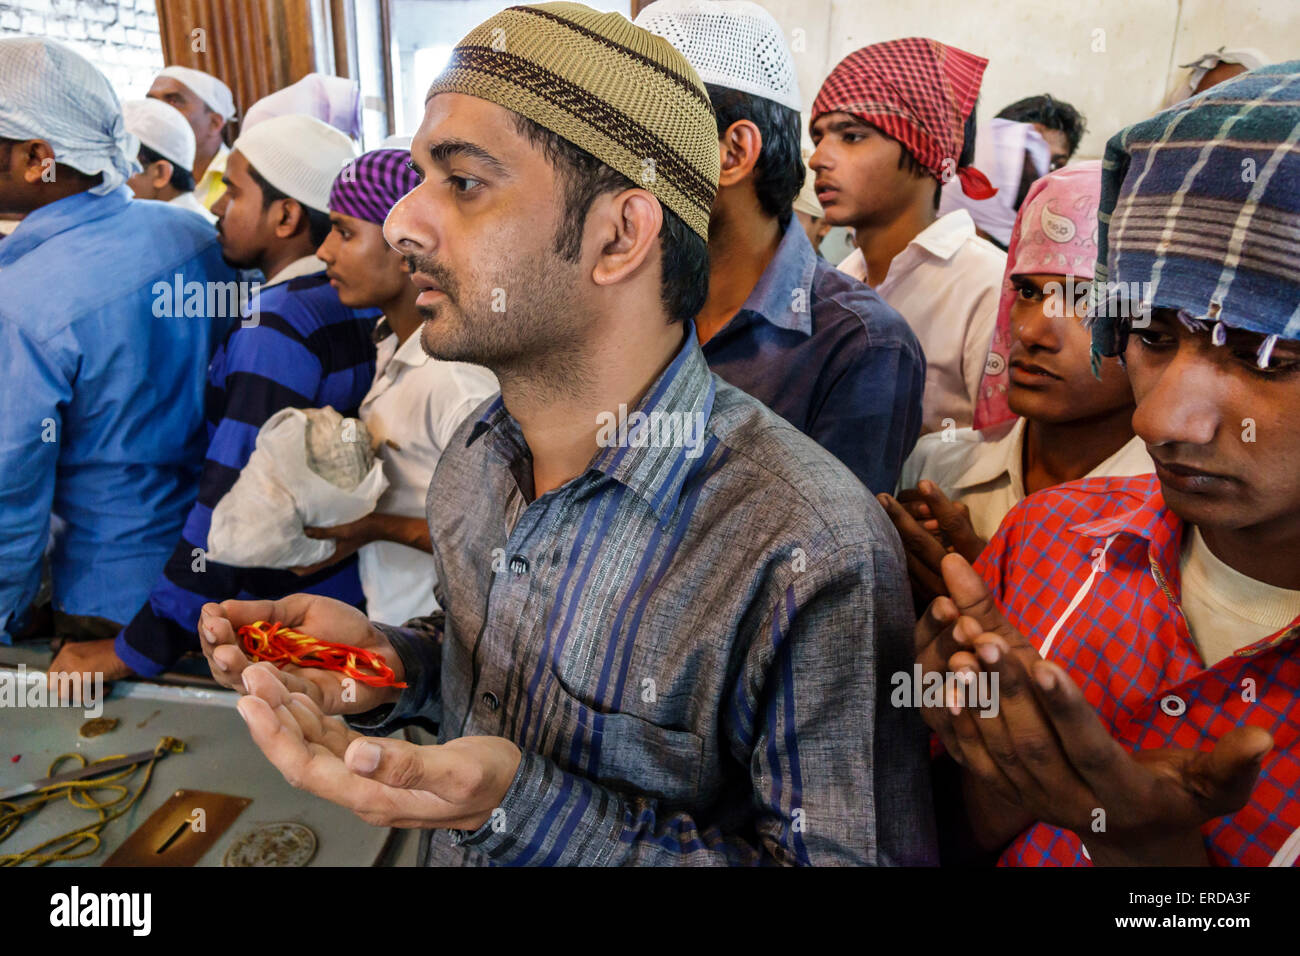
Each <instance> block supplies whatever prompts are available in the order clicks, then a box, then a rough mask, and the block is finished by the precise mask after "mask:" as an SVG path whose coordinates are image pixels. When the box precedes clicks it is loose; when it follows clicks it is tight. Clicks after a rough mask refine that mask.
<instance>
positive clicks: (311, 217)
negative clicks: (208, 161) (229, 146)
mask: <svg viewBox="0 0 1300 956" xmlns="http://www.w3.org/2000/svg"><path fill="white" fill-rule="evenodd" d="M248 175H249V176H250V177H252V180H253V182H255V183H257V188H258V189H260V190H262V208H263V209H268V208H270V206H271V203H273V202H275V201H276V200H279V199H293V197H292V196H290V195H289V194H288V193H282V192H280V190H278V189H276V188H275V187H274V186H272V185H271V184H270V183H268V182H267V181H266V180H265V179H263V178H262V174H261V173H259V172H258V171H257V170H256V169H254V168H253V167H252V166H251V165H250V166H249V167H248ZM293 201H294V202H296V203H297V204H298V205H299V206H301V207H302V211H303V212H304V213H306V215H307V235H309V236H310V237H311V242H312V246H313V248H314V247H316V246H319V245H320V244H321V243H322V242H324V241H325V237H326V236H328V235H329V234H330V230H331V229H333V228H334V226H333V224H332V223H331V222H330V216H329V213H327V212H321V211H320V210H319V209H313V208H312V207H311V206H308V205H307V204H306V203H305V202H303V201H302V200H300V199H293Z"/></svg>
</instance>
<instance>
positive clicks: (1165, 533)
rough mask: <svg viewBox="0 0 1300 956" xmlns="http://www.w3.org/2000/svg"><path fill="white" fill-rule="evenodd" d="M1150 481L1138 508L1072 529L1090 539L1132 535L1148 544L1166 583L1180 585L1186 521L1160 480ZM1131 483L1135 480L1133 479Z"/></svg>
mask: <svg viewBox="0 0 1300 956" xmlns="http://www.w3.org/2000/svg"><path fill="white" fill-rule="evenodd" d="M1142 477H1144V478H1146V479H1147V481H1148V484H1147V489H1146V498H1145V499H1143V501H1142V503H1141V504H1139V505H1138V506H1137V507H1136V508H1131V509H1129V510H1127V511H1121V512H1119V513H1118V514H1114V515H1110V516H1109V517H1106V518H1094V519H1093V520H1091V521H1084V522H1081V523H1079V524H1076V525H1073V526H1071V527H1070V529H1069V530H1071V531H1074V532H1077V533H1078V534H1081V535H1084V536H1086V537H1090V538H1109V537H1110V536H1111V535H1117V534H1122V535H1131V536H1133V537H1137V538H1141V539H1143V540H1144V541H1146V542H1147V553H1148V554H1149V555H1150V556H1151V560H1152V562H1153V563H1154V564H1155V565H1156V566H1157V567H1158V568H1159V569H1160V573H1161V574H1162V575H1163V576H1164V579H1165V581H1166V582H1174V584H1176V583H1177V582H1178V559H1179V557H1180V550H1179V549H1180V548H1181V547H1182V541H1183V521H1182V519H1181V518H1179V517H1178V515H1176V514H1174V512H1173V511H1172V510H1171V509H1170V508H1169V506H1168V505H1166V504H1165V498H1164V494H1163V493H1162V492H1161V490H1160V479H1159V478H1157V477H1156V476H1155V475H1154V474H1151V475H1144V476H1142ZM1130 480H1132V479H1130Z"/></svg>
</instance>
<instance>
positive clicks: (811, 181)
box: [794, 150, 826, 219]
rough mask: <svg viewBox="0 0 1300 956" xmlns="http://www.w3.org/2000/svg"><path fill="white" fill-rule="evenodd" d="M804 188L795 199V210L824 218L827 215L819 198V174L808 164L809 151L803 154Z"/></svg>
mask: <svg viewBox="0 0 1300 956" xmlns="http://www.w3.org/2000/svg"><path fill="white" fill-rule="evenodd" d="M803 173H804V178H803V188H802V189H800V190H799V195H798V196H796V197H795V200H794V211H795V212H802V213H807V214H808V215H809V216H813V217H814V218H817V219H822V218H824V217H825V215H826V210H825V209H823V208H822V204H821V202H820V201H819V200H818V199H817V189H816V188H815V184H816V182H817V174H816V173H815V172H813V171H812V169H810V168H809V166H808V151H807V150H805V151H804V154H803Z"/></svg>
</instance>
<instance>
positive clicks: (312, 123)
mask: <svg viewBox="0 0 1300 956" xmlns="http://www.w3.org/2000/svg"><path fill="white" fill-rule="evenodd" d="M231 149H232V150H234V151H235V152H238V153H241V154H242V155H243V157H244V158H245V159H246V160H248V163H249V165H250V166H252V167H253V168H254V169H256V170H257V172H258V174H259V175H260V176H261V177H262V178H263V179H265V180H266V181H267V182H268V183H270V184H271V185H272V186H274V187H275V188H276V189H278V190H280V192H282V193H284V194H285V195H286V196H290V197H292V198H293V199H296V200H298V202H300V203H302V204H303V205H305V206H310V207H311V208H312V209H315V210H317V211H319V212H328V211H329V208H330V187H332V186H333V185H334V180H335V178H336V177H337V176H338V174H339V171H340V170H341V169H342V168H343V167H344V166H345V165H346V164H347V163H349V162H351V161H352V160H353V159H355V158H356V155H357V148H356V144H355V143H353V142H352V140H351V139H349V138H348V137H347V136H345V135H344V134H343V133H341V132H339V131H338V130H336V129H335V128H334V127H333V126H330V125H329V123H322V122H321V121H320V120H318V119H316V118H315V117H314V116H303V115H301V114H296V113H295V114H292V115H289V116H276V117H272V118H271V119H268V120H263V121H262V122H260V123H258V124H257V125H256V126H254V127H253V128H252V129H250V130H248V131H246V132H244V133H241V134H240V137H239V139H237V140H235V145H234V146H232V147H231Z"/></svg>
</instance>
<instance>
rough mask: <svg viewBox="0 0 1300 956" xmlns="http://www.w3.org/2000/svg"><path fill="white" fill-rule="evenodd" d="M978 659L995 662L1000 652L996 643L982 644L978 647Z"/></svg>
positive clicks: (987, 662) (990, 662)
mask: <svg viewBox="0 0 1300 956" xmlns="http://www.w3.org/2000/svg"><path fill="white" fill-rule="evenodd" d="M979 655H980V660H982V661H983V662H984V663H986V664H996V663H997V662H998V657H999V655H1000V652H999V651H998V646H997V645H996V644H984V645H981V647H980V649H979Z"/></svg>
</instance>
